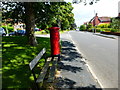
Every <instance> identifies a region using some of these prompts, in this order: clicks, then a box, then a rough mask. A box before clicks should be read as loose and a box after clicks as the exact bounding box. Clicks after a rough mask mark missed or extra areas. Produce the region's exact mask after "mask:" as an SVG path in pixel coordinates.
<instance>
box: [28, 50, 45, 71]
mask: <svg viewBox="0 0 120 90" xmlns="http://www.w3.org/2000/svg"><path fill="white" fill-rule="evenodd" d="M45 52H46V49H45V48H43V49H42V51H41V52H40V53H39V54H38V55H37V56H36V57H35V58H34V59H33V60H32V61H31V62H30V63H29V66H30V69H31V70H32V69H33V68H34V66H35V65H36V64H37V62H38V61H39V60H40V59H41V57H42V56H43V54H44V53H45Z"/></svg>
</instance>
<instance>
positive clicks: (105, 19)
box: [98, 17, 111, 22]
mask: <svg viewBox="0 0 120 90" xmlns="http://www.w3.org/2000/svg"><path fill="white" fill-rule="evenodd" d="M98 18H99V20H100V21H102V22H104V21H111V19H110V17H98Z"/></svg>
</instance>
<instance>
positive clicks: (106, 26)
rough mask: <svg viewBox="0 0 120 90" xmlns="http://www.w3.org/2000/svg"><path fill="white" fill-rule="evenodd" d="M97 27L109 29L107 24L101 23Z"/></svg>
mask: <svg viewBox="0 0 120 90" xmlns="http://www.w3.org/2000/svg"><path fill="white" fill-rule="evenodd" d="M97 27H98V28H110V27H111V26H110V24H109V23H102V24H99V25H98V26H97Z"/></svg>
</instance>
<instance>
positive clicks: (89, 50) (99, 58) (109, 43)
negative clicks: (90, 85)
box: [69, 31, 118, 88]
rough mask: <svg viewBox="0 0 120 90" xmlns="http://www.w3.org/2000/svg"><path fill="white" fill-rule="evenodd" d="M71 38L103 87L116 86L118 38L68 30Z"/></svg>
mask: <svg viewBox="0 0 120 90" xmlns="http://www.w3.org/2000/svg"><path fill="white" fill-rule="evenodd" d="M69 34H70V36H71V38H72V40H73V41H74V42H75V43H76V45H77V48H78V49H79V50H80V51H81V53H82V54H83V56H84V57H85V59H86V62H87V63H88V65H89V66H90V68H91V70H92V71H93V72H94V74H95V75H96V77H97V78H98V80H99V82H100V83H101V84H102V86H103V87H104V88H118V39H112V38H106V37H102V36H98V35H94V34H93V33H89V32H80V31H70V32H69Z"/></svg>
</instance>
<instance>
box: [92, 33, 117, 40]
mask: <svg viewBox="0 0 120 90" xmlns="http://www.w3.org/2000/svg"><path fill="white" fill-rule="evenodd" d="M94 35H98V36H102V37H106V38H112V39H118V36H115V35H107V34H101V33H94Z"/></svg>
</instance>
